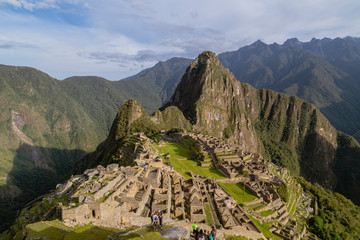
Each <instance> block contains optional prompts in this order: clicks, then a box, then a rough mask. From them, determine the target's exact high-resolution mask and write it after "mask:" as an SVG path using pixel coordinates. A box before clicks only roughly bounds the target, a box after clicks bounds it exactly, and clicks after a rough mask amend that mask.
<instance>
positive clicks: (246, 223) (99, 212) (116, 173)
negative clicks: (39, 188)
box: [58, 164, 262, 238]
mask: <svg viewBox="0 0 360 240" xmlns="http://www.w3.org/2000/svg"><path fill="white" fill-rule="evenodd" d="M76 179H77V181H78V182H77V186H78V187H77V188H76V189H74V190H73V191H72V192H71V188H68V191H69V192H68V194H69V193H70V198H71V200H72V201H71V202H72V203H71V204H69V205H68V206H60V209H59V213H60V215H61V218H62V219H63V221H64V222H65V223H67V224H70V225H71V224H75V223H76V224H88V223H90V222H92V223H93V224H94V225H101V226H106V227H116V228H128V227H130V226H132V225H138V226H145V225H148V224H150V217H149V216H150V214H151V212H152V211H158V210H161V211H163V213H164V222H165V223H166V222H172V221H185V222H191V223H200V224H201V223H203V224H206V214H205V204H208V205H209V206H212V208H211V209H212V214H213V215H214V216H213V218H214V219H215V220H217V219H220V221H219V220H217V221H218V224H219V226H220V227H222V228H225V229H231V228H234V227H241V228H242V230H243V231H249V232H251V234H255V235H256V234H257V236H258V237H259V238H262V233H261V231H260V230H259V229H258V228H257V227H256V225H255V224H254V223H253V222H252V221H251V220H250V219H249V218H248V217H247V216H246V214H245V213H244V212H243V211H242V210H241V208H240V207H239V206H238V205H237V204H236V202H235V201H234V200H233V198H232V197H231V196H230V195H229V194H227V193H226V192H225V190H223V189H222V188H221V187H220V185H218V184H217V183H216V182H215V181H214V180H210V179H206V178H203V177H200V176H198V175H193V174H192V178H191V179H185V178H184V177H182V176H181V175H179V174H178V173H177V172H175V171H174V170H173V169H172V168H171V167H164V168H152V167H138V166H137V167H118V166H116V165H115V164H112V165H109V166H108V167H106V168H103V167H101V166H98V167H97V169H90V170H86V171H85V172H84V174H83V175H82V176H76ZM66 185H67V184H66ZM60 192H62V193H63V192H64V191H63V189H60V188H59V189H58V193H60Z"/></svg>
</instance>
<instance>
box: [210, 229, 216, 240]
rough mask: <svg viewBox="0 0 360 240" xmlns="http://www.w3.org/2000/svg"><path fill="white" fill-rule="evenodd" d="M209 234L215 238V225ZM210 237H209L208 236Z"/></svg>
mask: <svg viewBox="0 0 360 240" xmlns="http://www.w3.org/2000/svg"><path fill="white" fill-rule="evenodd" d="M210 235H211V236H212V238H213V239H214V240H215V237H216V229H215V227H214V226H213V227H212V229H211V233H210ZM209 239H210V238H209Z"/></svg>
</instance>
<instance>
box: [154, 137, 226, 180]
mask: <svg viewBox="0 0 360 240" xmlns="http://www.w3.org/2000/svg"><path fill="white" fill-rule="evenodd" d="M155 147H156V149H158V150H159V151H160V154H166V153H169V154H170V159H169V163H170V165H171V166H173V167H174V168H175V170H176V171H177V172H178V173H180V174H181V175H183V176H184V177H185V178H188V179H189V178H191V176H190V175H188V174H187V173H186V172H188V171H191V172H192V173H196V174H199V175H201V176H203V177H206V178H215V179H224V178H226V177H225V176H224V175H223V174H222V173H220V172H219V171H218V170H217V169H216V168H215V167H213V166H212V167H210V168H204V167H201V166H197V162H196V161H194V160H179V159H184V158H185V159H191V158H192V156H191V155H190V154H189V153H188V152H187V151H188V150H187V149H186V148H184V147H183V146H181V145H180V144H178V143H171V142H165V143H164V146H159V145H155Z"/></svg>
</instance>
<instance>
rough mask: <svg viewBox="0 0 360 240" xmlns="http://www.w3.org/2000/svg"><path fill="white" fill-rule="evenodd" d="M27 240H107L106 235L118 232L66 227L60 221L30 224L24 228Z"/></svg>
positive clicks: (89, 226) (99, 228)
mask: <svg viewBox="0 0 360 240" xmlns="http://www.w3.org/2000/svg"><path fill="white" fill-rule="evenodd" d="M26 230H27V232H28V235H27V238H28V239H35V238H37V239H43V238H44V239H53V240H57V239H59V240H62V239H64V240H73V239H74V240H75V239H89V240H96V239H100V240H101V239H104V240H106V239H107V236H108V235H111V234H113V233H116V232H119V230H115V229H109V228H101V227H96V226H92V225H85V226H82V227H74V228H71V227H67V226H65V225H63V224H62V223H61V222H60V221H58V220H54V221H46V222H37V223H34V224H30V225H28V226H27V227H26Z"/></svg>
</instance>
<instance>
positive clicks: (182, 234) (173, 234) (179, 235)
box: [160, 227, 190, 240]
mask: <svg viewBox="0 0 360 240" xmlns="http://www.w3.org/2000/svg"><path fill="white" fill-rule="evenodd" d="M160 234H161V236H163V237H164V238H168V239H172V240H178V239H190V232H189V231H188V230H186V229H185V228H181V227H173V228H168V229H165V230H162V231H161V232H160Z"/></svg>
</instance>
